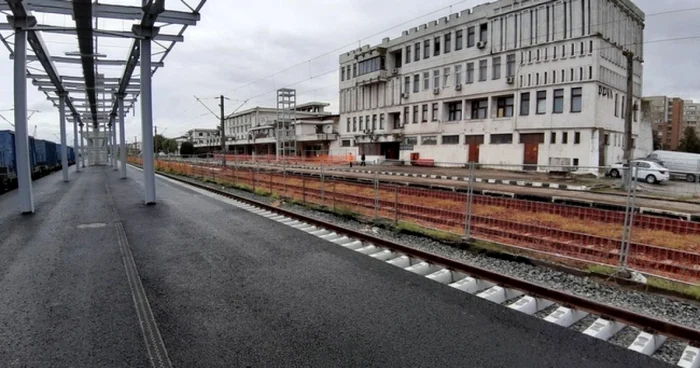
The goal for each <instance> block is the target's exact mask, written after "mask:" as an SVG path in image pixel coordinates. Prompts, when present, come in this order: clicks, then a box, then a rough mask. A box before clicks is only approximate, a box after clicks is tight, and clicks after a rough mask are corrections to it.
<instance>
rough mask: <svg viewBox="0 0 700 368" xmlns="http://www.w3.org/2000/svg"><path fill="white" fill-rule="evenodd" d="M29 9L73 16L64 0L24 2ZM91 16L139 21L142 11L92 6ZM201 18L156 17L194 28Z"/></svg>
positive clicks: (167, 13) (181, 14)
mask: <svg viewBox="0 0 700 368" xmlns="http://www.w3.org/2000/svg"><path fill="white" fill-rule="evenodd" d="M24 3H26V4H27V5H28V6H29V8H30V9H32V10H33V11H36V12H40V13H53V14H66V15H73V7H72V4H71V2H70V1H65V0H24ZM0 10H10V9H9V8H8V7H7V6H6V5H5V4H0ZM92 14H93V16H94V17H99V18H112V19H124V20H139V19H141V16H142V15H143V11H142V10H141V8H140V7H138V6H125V5H113V4H92ZM200 18H201V16H200V15H199V13H198V12H194V13H189V12H181V11H176V10H166V11H164V12H163V13H162V14H161V15H159V16H158V22H161V23H170V24H182V25H189V26H194V25H196V24H197V21H199V20H200Z"/></svg>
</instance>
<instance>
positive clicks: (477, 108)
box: [472, 98, 489, 119]
mask: <svg viewBox="0 0 700 368" xmlns="http://www.w3.org/2000/svg"><path fill="white" fill-rule="evenodd" d="M488 109H489V100H488V98H484V99H481V100H474V101H472V119H486V115H487V114H488Z"/></svg>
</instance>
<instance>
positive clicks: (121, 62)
mask: <svg viewBox="0 0 700 368" xmlns="http://www.w3.org/2000/svg"><path fill="white" fill-rule="evenodd" d="M51 58H52V59H53V61H54V62H56V63H64V64H82V60H81V59H80V58H72V57H66V56H53V57H51ZM12 59H14V55H10V60H12ZM27 60H28V61H41V57H39V56H37V55H27ZM95 64H97V65H116V66H119V65H124V64H126V61H124V60H116V59H95ZM151 65H153V66H157V67H163V66H164V65H163V63H162V62H154V63H152V64H151Z"/></svg>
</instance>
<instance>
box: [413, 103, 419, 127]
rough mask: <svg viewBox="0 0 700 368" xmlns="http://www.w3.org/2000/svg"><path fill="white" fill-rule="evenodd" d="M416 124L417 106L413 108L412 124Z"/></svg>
mask: <svg viewBox="0 0 700 368" xmlns="http://www.w3.org/2000/svg"><path fill="white" fill-rule="evenodd" d="M417 123H418V105H415V106H413V124H417Z"/></svg>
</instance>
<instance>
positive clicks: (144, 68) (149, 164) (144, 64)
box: [140, 37, 156, 204]
mask: <svg viewBox="0 0 700 368" xmlns="http://www.w3.org/2000/svg"><path fill="white" fill-rule="evenodd" d="M140 42H141V137H143V138H142V140H143V143H142V146H141V152H142V156H143V176H144V183H145V191H146V195H145V202H146V204H155V203H156V174H155V163H154V161H153V159H154V157H153V156H154V155H153V107H152V105H151V39H150V38H149V37H145V38H143V39H141V41H140Z"/></svg>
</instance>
